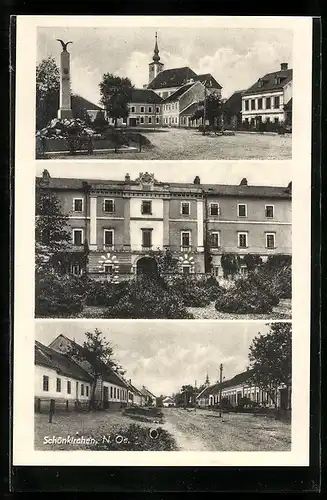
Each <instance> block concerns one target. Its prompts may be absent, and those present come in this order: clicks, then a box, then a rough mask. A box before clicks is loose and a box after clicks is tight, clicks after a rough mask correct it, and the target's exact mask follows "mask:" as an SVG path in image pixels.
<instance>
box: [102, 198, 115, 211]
mask: <svg viewBox="0 0 327 500" xmlns="http://www.w3.org/2000/svg"><path fill="white" fill-rule="evenodd" d="M103 211H104V212H106V213H109V214H110V213H112V212H114V211H115V201H114V200H104V202H103Z"/></svg>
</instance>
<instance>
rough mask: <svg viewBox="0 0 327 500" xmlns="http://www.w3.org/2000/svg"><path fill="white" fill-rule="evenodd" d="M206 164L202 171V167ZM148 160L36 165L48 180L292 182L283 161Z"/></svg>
mask: <svg viewBox="0 0 327 500" xmlns="http://www.w3.org/2000/svg"><path fill="white" fill-rule="evenodd" d="M204 164H205V168H203V167H204ZM176 165H177V162H165V161H162V160H161V161H151V162H147V161H145V162H144V166H140V162H139V161H133V160H128V161H127V162H126V164H123V161H112V162H110V161H107V162H103V161H101V162H92V161H80V162H74V161H72V160H68V161H66V162H65V161H60V160H55V161H53V162H52V161H50V160H45V161H44V162H43V161H42V160H39V161H38V162H37V164H36V175H37V176H39V175H42V172H43V170H44V169H47V170H48V172H49V173H50V175H51V177H68V178H74V179H104V180H124V177H125V174H126V173H129V174H130V176H131V179H136V178H137V177H138V176H139V174H140V172H146V171H148V172H149V173H151V174H154V176H155V178H156V179H157V181H158V182H190V183H192V182H193V180H194V178H195V176H196V175H198V176H199V177H200V180H201V182H202V183H203V184H210V183H213V184H214V183H216V184H235V185H237V184H239V183H240V182H241V179H242V178H243V177H246V178H247V180H248V184H249V185H262V186H285V187H286V186H287V185H288V183H289V182H291V180H292V168H291V162H290V163H289V162H287V161H286V162H285V161H273V162H271V161H267V162H261V161H259V162H258V161H253V162H251V161H245V162H243V161H242V162H240V161H226V162H222V161H219V162H216V161H206V162H205V163H203V162H201V161H190V162H183V161H179V162H178V166H176Z"/></svg>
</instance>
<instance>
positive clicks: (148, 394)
mask: <svg viewBox="0 0 327 500" xmlns="http://www.w3.org/2000/svg"><path fill="white" fill-rule="evenodd" d="M140 392H141V393H142V394H143V396H150V397H151V398H156V396H155V395H154V394H152V392H151V391H149V389H147V388H146V387H145V386H143V387H142V389H141V391H140Z"/></svg>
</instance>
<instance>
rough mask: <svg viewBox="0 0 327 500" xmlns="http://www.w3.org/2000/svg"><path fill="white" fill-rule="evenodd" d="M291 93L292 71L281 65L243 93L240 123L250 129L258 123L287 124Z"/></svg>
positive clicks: (285, 64) (284, 64)
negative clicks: (245, 124)
mask: <svg viewBox="0 0 327 500" xmlns="http://www.w3.org/2000/svg"><path fill="white" fill-rule="evenodd" d="M292 93H293V70H292V69H288V64H287V63H282V64H281V67H280V70H279V71H274V72H273V73H267V74H266V75H264V76H263V77H261V78H259V79H258V80H257V81H256V82H255V83H254V84H253V85H251V87H250V88H248V89H247V90H246V91H245V92H243V95H242V122H245V123H247V124H248V125H249V126H251V127H257V126H258V125H259V124H260V123H269V122H270V123H274V124H280V123H287V122H288V121H289V118H290V116H291V113H290V110H289V109H288V108H289V106H288V104H289V103H290V102H291V99H292Z"/></svg>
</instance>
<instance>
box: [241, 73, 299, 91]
mask: <svg viewBox="0 0 327 500" xmlns="http://www.w3.org/2000/svg"><path fill="white" fill-rule="evenodd" d="M275 77H279V78H281V82H280V83H275ZM292 78H293V70H292V69H284V70H280V71H274V72H273V73H267V74H266V75H265V76H263V77H262V78H259V80H257V81H256V82H255V83H254V84H253V85H252V86H251V87H249V88H248V89H247V90H246V91H245V92H244V95H248V94H253V93H254V92H258V93H264V92H267V91H274V90H281V89H283V88H284V86H285V85H286V84H287V83H289V82H290V81H291V80H292ZM260 81H262V82H263V85H262V87H260Z"/></svg>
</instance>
